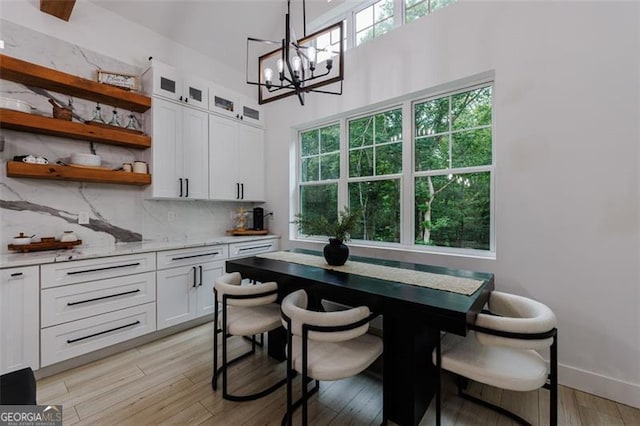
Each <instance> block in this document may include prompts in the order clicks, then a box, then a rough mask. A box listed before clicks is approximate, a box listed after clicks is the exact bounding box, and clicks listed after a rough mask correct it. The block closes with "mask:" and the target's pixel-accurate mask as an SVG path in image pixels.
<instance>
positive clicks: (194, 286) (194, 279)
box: [191, 266, 198, 288]
mask: <svg viewBox="0 0 640 426" xmlns="http://www.w3.org/2000/svg"><path fill="white" fill-rule="evenodd" d="M191 269H193V288H196V287H197V286H198V283H197V282H196V275H198V268H196V267H195V266H192V267H191Z"/></svg>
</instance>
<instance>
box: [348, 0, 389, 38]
mask: <svg viewBox="0 0 640 426" xmlns="http://www.w3.org/2000/svg"><path fill="white" fill-rule="evenodd" d="M355 17H356V46H358V45H359V44H360V43H363V42H365V41H367V40H371V39H372V38H375V37H378V36H380V35H382V34H384V33H386V32H387V31H389V30H391V29H392V28H393V0H378V1H377V2H375V3H374V4H372V5H371V6H369V7H366V8H364V9H362V10H361V11H359V12H356V14H355Z"/></svg>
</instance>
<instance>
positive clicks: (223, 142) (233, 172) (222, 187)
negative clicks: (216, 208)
mask: <svg viewBox="0 0 640 426" xmlns="http://www.w3.org/2000/svg"><path fill="white" fill-rule="evenodd" d="M238 126H239V124H238V123H237V122H236V121H235V120H230V119H228V118H224V117H218V116H216V115H213V114H211V115H209V198H210V199H212V200H239V199H240V179H239V176H238V173H239V170H238V155H239V151H238V148H237V145H238V143H239V142H240V141H239V134H238Z"/></svg>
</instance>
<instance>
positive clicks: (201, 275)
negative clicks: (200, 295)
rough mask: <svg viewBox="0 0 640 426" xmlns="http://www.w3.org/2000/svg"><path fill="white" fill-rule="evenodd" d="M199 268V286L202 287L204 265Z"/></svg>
mask: <svg viewBox="0 0 640 426" xmlns="http://www.w3.org/2000/svg"><path fill="white" fill-rule="evenodd" d="M198 268H200V284H199V286H200V287H202V265H200V266H198Z"/></svg>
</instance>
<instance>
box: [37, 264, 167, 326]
mask: <svg viewBox="0 0 640 426" xmlns="http://www.w3.org/2000/svg"><path fill="white" fill-rule="evenodd" d="M41 300H42V307H41V309H42V319H41V321H42V327H50V326H53V325H57V324H62V323H65V322H69V321H75V320H79V319H82V318H87V317H90V316H94V315H99V314H104V313H107V312H112V311H116V310H119V309H124V308H129V307H131V306H136V305H142V304H144V303H148V302H153V301H155V300H156V274H155V273H154V272H145V273H144V274H136V275H129V276H125V277H117V278H110V279H107V280H99V281H92V282H88V283H80V284H73V285H68V286H62V287H54V288H48V289H44V290H42V295H41Z"/></svg>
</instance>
